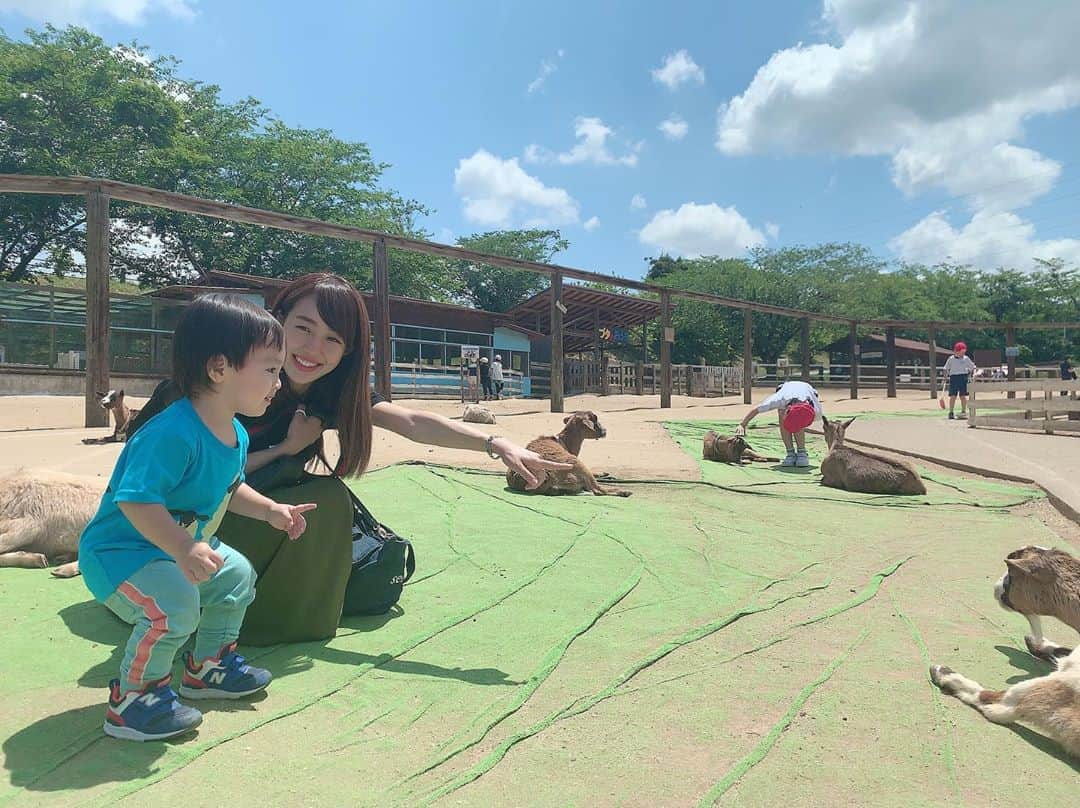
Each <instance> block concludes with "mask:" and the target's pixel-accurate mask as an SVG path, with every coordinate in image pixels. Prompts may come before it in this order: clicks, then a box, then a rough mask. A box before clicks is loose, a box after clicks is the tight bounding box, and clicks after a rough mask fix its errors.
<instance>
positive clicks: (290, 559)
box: [217, 477, 353, 645]
mask: <svg viewBox="0 0 1080 808" xmlns="http://www.w3.org/2000/svg"><path fill="white" fill-rule="evenodd" d="M264 493H265V494H266V496H268V497H270V498H271V499H274V500H276V501H277V502H284V503H287V504H289V505H300V504H302V503H305V502H314V503H316V504H317V505H318V506H319V507H318V508H316V509H315V510H313V511H308V512H307V513H306V514H304V516H305V517H306V519H307V530H306V531H305V532H304V535H302V536H301V537H300V538H299V539H297V540H296V541H289V537H288V536H286V535H285V534H284V533H283V532H282V531H280V530H277V529H275V528H273V527H271V526H270V525H268V524H267V523H266V522H261V521H257V520H255V519H248V518H246V517H243V516H238V515H237V514H233V513H230V514H227V515H226V517H225V519H224V520H223V521H222V523H221V525H220V527H219V528H218V534H217V535H218V538H219V539H221V540H222V541H223V542H225V543H226V544H227V545H229V546H230V547H235V548H236V549H237V550H239V551H240V552H241V553H243V554H244V555H245V556H247V559H248V560H249V561H250V562H251V565H252V566H253V567H254V568H255V573H256V574H257V575H258V581H257V582H256V584H255V601H254V603H252V604H251V605H250V606H249V607H248V610H247V614H246V615H245V616H244V623H243V626H242V627H241V629H240V642H241V643H243V644H244V645H276V644H278V643H289V642H305V641H308V640H325V639H329V638H331V637H333V636H334V634H335V633H336V632H337V626H338V621H339V620H340V619H341V606H342V603H343V602H344V600H345V584H346V583H348V580H349V572H350V570H351V566H352V523H353V507H352V500H351V499H350V498H349V492H348V491H347V490H346V488H345V484H344V483H343V482H342V481H341V480H339V479H338V478H336V477H308V478H306V479H305V480H303V481H301V482H300V483H298V484H296V485H287V486H284V487H280V488H275V489H273V490H270V491H265V492H264Z"/></svg>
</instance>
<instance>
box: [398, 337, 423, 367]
mask: <svg viewBox="0 0 1080 808" xmlns="http://www.w3.org/2000/svg"><path fill="white" fill-rule="evenodd" d="M394 361H395V362H401V363H405V364H410V365H412V364H416V363H417V362H419V361H420V343H419V342H406V341H405V340H394Z"/></svg>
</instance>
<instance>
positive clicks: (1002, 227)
mask: <svg viewBox="0 0 1080 808" xmlns="http://www.w3.org/2000/svg"><path fill="white" fill-rule="evenodd" d="M889 248H890V249H891V250H893V252H895V253H896V254H897V255H898V256H899V257H900V258H902V259H903V260H905V261H909V262H911V263H917V264H936V263H938V262H941V261H949V262H952V263H957V264H971V265H972V266H976V267H980V268H984V269H996V268H997V267H1011V268H1013V269H1019V270H1028V269H1031V268H1033V265H1034V260H1035V259H1036V258H1047V259H1049V258H1062V259H1064V260H1065V261H1066V262H1071V263H1080V239H1070V238H1061V239H1044V240H1040V239H1039V238H1037V237H1036V235H1035V226H1034V225H1033V224H1031V222H1027V221H1024V220H1023V219H1021V218H1020V217H1019V216H1017V215H1016V214H1015V213H1009V212H1006V211H999V212H982V211H980V212H977V213H975V214H974V215H973V216H972V217H971V221H969V222H968V223H967V224H966V225H964V226H963V227H961V228H959V229H957V228H954V227H953V226H952V225H951V224H950V223H949V221H948V219H946V217H945V213H944V212H943V211H936V212H934V213H931V214H930V215H929V216H927V217H926V218H924V219H923V220H922V221H920V222H919V223H918V224H916V225H915V226H914V227H911V228H909V229H908V230H906V231H904V232H903V233H901V234H900V235H899V236H897V237H896V238H894V239H892V240H891V241H890V242H889Z"/></svg>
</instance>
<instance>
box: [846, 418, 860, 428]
mask: <svg viewBox="0 0 1080 808" xmlns="http://www.w3.org/2000/svg"><path fill="white" fill-rule="evenodd" d="M856 418H858V416H857V415H856V416H853V417H851V418H848V419H847V420H846V421H844V429H847V428H848V427H849V426H851V425H852V423H854V421H855V419H856Z"/></svg>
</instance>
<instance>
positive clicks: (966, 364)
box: [941, 354, 975, 376]
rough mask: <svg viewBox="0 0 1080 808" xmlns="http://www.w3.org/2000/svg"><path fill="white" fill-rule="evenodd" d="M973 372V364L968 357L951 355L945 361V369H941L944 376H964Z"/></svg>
mask: <svg viewBox="0 0 1080 808" xmlns="http://www.w3.org/2000/svg"><path fill="white" fill-rule="evenodd" d="M973 370H975V363H974V362H972V361H971V357H970V356H968V355H967V354H964V355H963V356H957V355H956V354H953V355H952V356H950V357H949V358H948V359H946V360H945V367H943V368H942V369H941V372H942V373H943V374H945V375H946V376H966V375H967V374H969V373H971V372H972V371H973Z"/></svg>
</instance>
